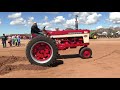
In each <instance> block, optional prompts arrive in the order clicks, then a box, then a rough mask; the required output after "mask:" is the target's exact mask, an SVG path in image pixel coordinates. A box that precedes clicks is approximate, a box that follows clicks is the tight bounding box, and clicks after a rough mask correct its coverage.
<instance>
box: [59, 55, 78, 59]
mask: <svg viewBox="0 0 120 90" xmlns="http://www.w3.org/2000/svg"><path fill="white" fill-rule="evenodd" d="M77 57H80V56H79V54H69V55H60V56H58V59H67V58H77Z"/></svg>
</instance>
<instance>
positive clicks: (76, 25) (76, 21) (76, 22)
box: [75, 15, 78, 30]
mask: <svg viewBox="0 0 120 90" xmlns="http://www.w3.org/2000/svg"><path fill="white" fill-rule="evenodd" d="M77 17H78V15H75V29H76V30H78V20H77Z"/></svg>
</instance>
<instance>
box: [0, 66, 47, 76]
mask: <svg viewBox="0 0 120 90" xmlns="http://www.w3.org/2000/svg"><path fill="white" fill-rule="evenodd" d="M48 68H49V67H42V66H37V65H31V64H29V65H24V64H19V65H5V66H2V67H0V75H4V74H7V73H9V72H11V71H17V70H45V69H48Z"/></svg>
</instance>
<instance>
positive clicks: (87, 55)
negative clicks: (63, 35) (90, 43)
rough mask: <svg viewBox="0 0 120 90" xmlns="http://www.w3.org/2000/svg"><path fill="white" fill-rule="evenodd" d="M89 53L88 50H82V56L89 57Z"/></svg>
mask: <svg viewBox="0 0 120 90" xmlns="http://www.w3.org/2000/svg"><path fill="white" fill-rule="evenodd" d="M90 55H91V52H90V50H85V51H84V52H83V56H84V57H85V58H89V57H90Z"/></svg>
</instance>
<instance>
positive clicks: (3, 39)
mask: <svg viewBox="0 0 120 90" xmlns="http://www.w3.org/2000/svg"><path fill="white" fill-rule="evenodd" d="M6 40H7V37H6V36H5V34H3V36H2V44H3V48H5V47H6Z"/></svg>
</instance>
